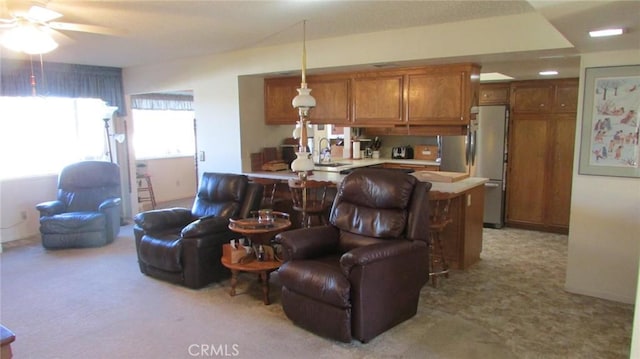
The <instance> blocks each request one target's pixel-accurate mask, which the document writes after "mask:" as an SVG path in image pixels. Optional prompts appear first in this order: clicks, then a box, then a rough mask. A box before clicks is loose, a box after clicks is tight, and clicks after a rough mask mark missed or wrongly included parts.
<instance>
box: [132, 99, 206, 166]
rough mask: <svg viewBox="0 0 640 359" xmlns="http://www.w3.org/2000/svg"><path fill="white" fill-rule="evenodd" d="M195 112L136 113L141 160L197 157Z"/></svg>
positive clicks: (136, 139) (136, 140)
mask: <svg viewBox="0 0 640 359" xmlns="http://www.w3.org/2000/svg"><path fill="white" fill-rule="evenodd" d="M193 119H194V113H193V111H174V110H136V109H134V110H133V123H134V135H133V148H134V149H135V153H136V158H137V159H149V158H162V157H180V156H194V155H195V148H196V143H195V133H194V128H193V126H194V123H193Z"/></svg>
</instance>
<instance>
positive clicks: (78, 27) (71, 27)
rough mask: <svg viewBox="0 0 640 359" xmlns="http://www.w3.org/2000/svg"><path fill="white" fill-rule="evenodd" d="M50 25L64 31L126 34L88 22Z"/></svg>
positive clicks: (51, 23) (52, 23)
mask: <svg viewBox="0 0 640 359" xmlns="http://www.w3.org/2000/svg"><path fill="white" fill-rule="evenodd" d="M47 25H49V26H50V27H51V28H52V29H55V30H63V31H79V32H90V33H94V34H101V35H116V36H119V35H125V34H126V31H123V30H116V29H111V28H108V27H103V26H95V25H86V24H72V23H69V22H55V21H54V22H50V23H48V24H47Z"/></svg>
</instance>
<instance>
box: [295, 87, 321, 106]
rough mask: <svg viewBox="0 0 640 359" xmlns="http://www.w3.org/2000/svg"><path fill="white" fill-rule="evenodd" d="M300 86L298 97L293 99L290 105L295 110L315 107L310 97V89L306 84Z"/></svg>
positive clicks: (314, 102) (313, 99)
mask: <svg viewBox="0 0 640 359" xmlns="http://www.w3.org/2000/svg"><path fill="white" fill-rule="evenodd" d="M302 86H304V87H300V88H299V89H298V96H296V97H294V98H293V101H291V104H292V105H293V107H295V108H301V107H302V108H305V109H311V108H313V107H316V99H315V98H313V96H311V89H310V88H307V84H306V83H303V84H302Z"/></svg>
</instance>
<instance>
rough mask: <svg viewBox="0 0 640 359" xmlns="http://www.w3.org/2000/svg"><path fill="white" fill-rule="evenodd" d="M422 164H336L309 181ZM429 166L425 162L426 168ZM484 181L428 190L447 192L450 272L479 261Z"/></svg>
mask: <svg viewBox="0 0 640 359" xmlns="http://www.w3.org/2000/svg"><path fill="white" fill-rule="evenodd" d="M425 162H432V161H418V160H390V159H363V160H345V161H339V163H340V164H343V165H341V166H335V167H328V166H327V167H317V168H316V169H314V171H313V174H312V175H311V176H310V177H309V179H314V180H320V181H331V182H334V183H336V184H337V183H340V182H342V179H343V178H344V177H345V176H346V175H345V174H341V173H340V172H343V173H344V172H348V171H345V170H353V169H356V168H359V167H367V166H377V165H382V164H385V163H392V164H406V165H414V164H417V165H420V164H424V163H425ZM430 164H431V163H429V165H430ZM244 174H245V175H247V176H249V177H262V178H272V179H280V180H282V181H283V182H286V181H287V180H289V179H290V178H297V175H296V173H294V172H291V171H277V172H266V171H260V172H246V173H244ZM413 175H414V176H415V177H416V178H418V179H419V180H421V181H426V179H425V177H424V176H422V175H421V172H420V171H417V172H414V173H413ZM487 181H488V179H486V178H479V177H468V178H465V179H462V180H459V181H456V182H433V181H429V182H431V183H432V187H431V191H438V192H444V193H448V194H450V196H451V207H450V213H451V218H452V219H453V222H452V223H451V224H450V225H448V226H447V228H445V230H444V232H443V233H442V235H441V238H442V239H443V245H444V251H445V255H446V258H447V261H448V262H449V266H450V267H451V268H452V269H467V268H469V267H471V266H472V265H473V264H475V263H476V262H478V261H479V260H480V252H481V251H482V229H483V212H484V184H485V183H486V182H487Z"/></svg>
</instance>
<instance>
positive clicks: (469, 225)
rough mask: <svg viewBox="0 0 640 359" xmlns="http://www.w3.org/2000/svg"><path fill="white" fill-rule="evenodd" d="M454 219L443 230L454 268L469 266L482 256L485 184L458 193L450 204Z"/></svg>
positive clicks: (449, 261)
mask: <svg viewBox="0 0 640 359" xmlns="http://www.w3.org/2000/svg"><path fill="white" fill-rule="evenodd" d="M449 213H450V214H451V219H452V220H453V222H452V223H450V224H449V225H448V226H447V227H446V228H445V229H444V232H443V233H442V234H441V238H442V240H443V241H442V244H443V246H444V253H445V256H446V259H447V261H448V263H449V267H450V268H452V269H467V268H469V267H471V266H472V265H473V264H475V263H476V262H478V261H479V260H480V252H482V230H483V214H484V185H480V186H476V187H474V188H471V189H469V190H467V191H465V192H462V193H460V194H457V195H455V197H453V198H452V199H451V207H450V208H449Z"/></svg>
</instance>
